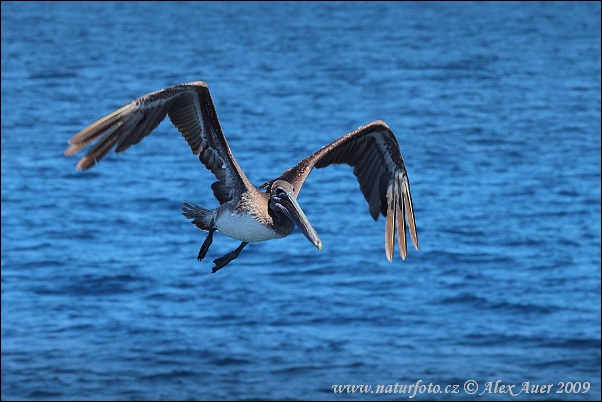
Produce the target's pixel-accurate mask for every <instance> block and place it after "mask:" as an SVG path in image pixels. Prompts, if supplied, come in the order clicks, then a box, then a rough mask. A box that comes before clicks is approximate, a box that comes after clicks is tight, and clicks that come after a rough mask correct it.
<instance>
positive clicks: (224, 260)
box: [205, 240, 249, 274]
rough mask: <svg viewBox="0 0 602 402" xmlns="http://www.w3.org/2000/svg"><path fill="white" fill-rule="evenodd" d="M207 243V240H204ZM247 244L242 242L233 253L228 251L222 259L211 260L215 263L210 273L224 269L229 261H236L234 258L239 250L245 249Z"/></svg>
mask: <svg viewBox="0 0 602 402" xmlns="http://www.w3.org/2000/svg"><path fill="white" fill-rule="evenodd" d="M205 241H207V240H205ZM247 244H249V243H248V242H246V241H243V242H242V243H240V246H238V247H237V248H236V250H234V251H230V252H229V253H228V254H226V255H225V256H223V257H220V258H218V259H217V260H213V262H214V263H215V267H213V269H212V270H211V273H212V274H214V273H216V272H217V271H219V270H220V269H222V268H223V267H225V266H226V265H228V264H229V263H230V261H232V260H234V259H236V257H238V254H240V252H241V250H242V249H243V248H245V246H246V245H247Z"/></svg>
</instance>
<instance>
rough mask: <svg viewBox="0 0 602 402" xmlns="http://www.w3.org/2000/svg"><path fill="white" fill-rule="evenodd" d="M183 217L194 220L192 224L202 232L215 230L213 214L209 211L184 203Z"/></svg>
mask: <svg viewBox="0 0 602 402" xmlns="http://www.w3.org/2000/svg"><path fill="white" fill-rule="evenodd" d="M182 215H184V216H185V217H187V218H188V219H192V222H191V223H192V224H193V225H194V226H196V227H197V228H199V229H201V230H205V231H209V229H211V228H213V224H212V219H213V214H212V213H211V211H210V210H208V209H205V208H203V207H199V206H198V205H195V204H191V203H189V202H186V201H184V202H183V203H182ZM213 229H215V228H213Z"/></svg>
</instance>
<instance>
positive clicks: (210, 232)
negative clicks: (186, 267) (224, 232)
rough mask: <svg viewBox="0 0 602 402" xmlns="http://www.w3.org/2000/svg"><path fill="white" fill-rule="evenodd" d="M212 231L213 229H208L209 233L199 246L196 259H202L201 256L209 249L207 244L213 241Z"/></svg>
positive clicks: (203, 256)
mask: <svg viewBox="0 0 602 402" xmlns="http://www.w3.org/2000/svg"><path fill="white" fill-rule="evenodd" d="M213 232H215V229H209V234H208V235H207V238H206V239H205V241H204V242H203V245H202V246H201V250H200V251H199V255H198V257H197V258H196V259H197V260H199V261H203V258H205V256H206V255H207V251H209V246H210V245H211V243H212V242H213Z"/></svg>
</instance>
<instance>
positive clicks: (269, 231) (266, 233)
mask: <svg viewBox="0 0 602 402" xmlns="http://www.w3.org/2000/svg"><path fill="white" fill-rule="evenodd" d="M215 226H217V230H219V231H220V233H222V234H225V235H226V236H228V237H232V238H234V239H238V240H240V241H246V242H258V241H265V240H271V239H278V238H281V237H285V236H286V235H283V234H282V233H278V232H276V231H275V230H274V229H273V228H272V225H270V224H268V223H266V222H260V221H259V220H258V219H256V218H255V217H254V216H252V215H251V214H249V213H246V212H231V211H229V210H226V211H222V213H221V214H219V215H218V216H217V219H216V221H215ZM287 234H288V233H287Z"/></svg>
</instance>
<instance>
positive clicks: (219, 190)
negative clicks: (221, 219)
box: [65, 81, 252, 204]
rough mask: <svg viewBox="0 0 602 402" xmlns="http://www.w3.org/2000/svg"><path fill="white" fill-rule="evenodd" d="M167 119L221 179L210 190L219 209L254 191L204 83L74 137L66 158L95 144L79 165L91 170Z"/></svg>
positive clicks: (148, 100)
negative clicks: (109, 153)
mask: <svg viewBox="0 0 602 402" xmlns="http://www.w3.org/2000/svg"><path fill="white" fill-rule="evenodd" d="M166 115H169V118H170V120H171V122H172V123H173V125H174V126H176V128H177V129H178V130H179V131H180V133H182V136H183V137H184V139H186V142H188V145H189V146H190V149H191V150H192V153H193V154H195V155H199V160H200V161H201V162H202V163H203V164H204V165H205V167H206V168H207V169H209V170H211V172H212V173H213V174H214V175H215V177H216V178H217V180H218V181H216V182H215V183H213V184H212V186H211V188H212V189H213V194H214V196H215V198H217V200H218V201H219V202H220V204H223V203H224V202H226V201H228V200H230V199H232V198H233V197H236V195H237V194H240V192H241V191H243V189H244V188H245V187H247V188H249V187H252V185H251V184H250V182H249V181H248V179H247V178H246V176H245V175H244V173H243V172H242V170H241V169H240V167H239V166H238V164H237V163H236V160H235V159H234V157H233V156H232V152H231V151H230V147H229V146H228V143H227V142H226V138H225V137H224V134H223V133H222V129H221V127H220V124H219V120H218V119H217V113H216V112H215V107H214V106H213V101H212V100H211V95H210V94H209V89H208V88H207V84H205V83H204V82H201V81H197V82H190V83H187V84H180V85H176V86H173V87H169V88H165V89H162V90H160V91H156V92H151V93H150V94H148V95H145V96H142V97H140V98H138V99H135V100H133V101H131V102H130V103H128V104H127V105H125V106H123V107H121V108H119V109H117V110H116V111H114V112H113V113H111V114H109V115H107V116H105V117H103V118H102V119H100V120H98V121H96V122H95V123H92V124H91V125H90V126H88V127H86V128H84V129H83V130H82V131H80V132H79V133H77V134H76V135H75V136H73V138H71V139H70V140H69V144H71V146H70V147H69V148H67V150H66V151H65V155H68V156H69V155H73V154H75V153H77V152H79V151H80V150H81V149H82V148H84V147H86V146H87V145H89V144H92V143H94V145H93V146H92V147H91V148H90V149H89V150H88V153H86V155H85V156H84V157H82V158H81V159H80V161H79V162H78V164H77V166H76V168H77V169H79V170H87V169H90V168H91V167H92V166H94V165H95V164H96V163H98V161H100V160H101V159H102V158H103V157H104V156H105V155H106V154H107V153H108V152H109V151H110V150H111V149H113V147H115V146H117V148H116V149H115V153H117V152H122V151H125V150H126V149H128V148H129V147H130V145H133V144H137V143H139V142H140V141H142V139H143V138H144V137H146V136H147V135H149V134H150V133H151V132H152V131H153V130H154V129H155V128H156V127H157V126H158V125H159V123H161V121H163V119H165V116H166Z"/></svg>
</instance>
